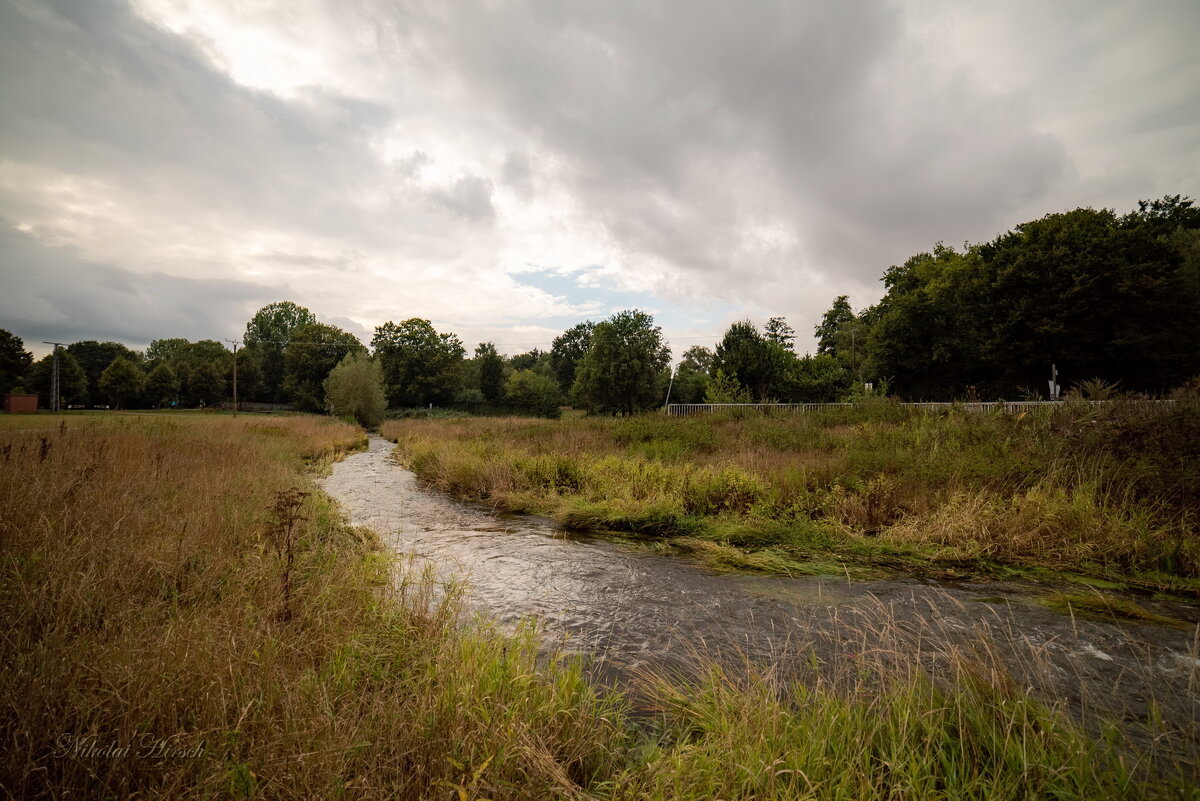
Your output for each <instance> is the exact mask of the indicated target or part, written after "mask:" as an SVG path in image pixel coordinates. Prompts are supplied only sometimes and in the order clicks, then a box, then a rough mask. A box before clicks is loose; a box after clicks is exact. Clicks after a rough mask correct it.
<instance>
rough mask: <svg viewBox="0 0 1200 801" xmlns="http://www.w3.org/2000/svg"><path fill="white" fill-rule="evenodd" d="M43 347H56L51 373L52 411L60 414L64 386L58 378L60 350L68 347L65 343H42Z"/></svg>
mask: <svg viewBox="0 0 1200 801" xmlns="http://www.w3.org/2000/svg"><path fill="white" fill-rule="evenodd" d="M42 344H43V345H53V346H54V362H53V364H54V366H53V368H52V369H51V371H50V411H52V412H54V413H56V414H57V413H58V412H60V411H62V398H61V395H62V384H61V382H60V380H59V377H58V349H59V348H61V347H64V346H65V345H66V343H65V342H46V341H45V340H43V341H42Z"/></svg>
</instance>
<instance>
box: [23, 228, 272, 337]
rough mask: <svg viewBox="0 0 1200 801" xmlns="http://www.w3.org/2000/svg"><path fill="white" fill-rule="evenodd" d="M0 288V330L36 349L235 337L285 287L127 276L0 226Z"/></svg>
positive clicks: (137, 275)
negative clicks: (0, 286) (0, 263)
mask: <svg viewBox="0 0 1200 801" xmlns="http://www.w3.org/2000/svg"><path fill="white" fill-rule="evenodd" d="M0 252H2V253H4V259H5V263H4V276H3V277H4V287H5V291H4V293H3V294H0V325H3V327H4V328H6V329H8V330H11V331H13V332H14V333H16V334H17V335H18V336H21V337H22V338H24V339H25V340H26V341H27V344H28V345H31V346H32V345H36V344H37V343H40V342H41V341H42V340H58V341H63V342H72V341H76V340H81V339H98V340H116V341H120V342H124V343H126V344H129V345H131V346H133V347H145V346H146V345H148V344H149V343H150V341H151V340H153V339H160V338H167V337H186V338H188V339H193V340H195V339H222V338H225V337H231V338H233V337H238V336H240V334H241V331H242V330H243V328H244V327H245V324H246V321H247V320H249V319H250V316H251V315H252V314H253V312H254V310H255V309H257V308H258V307H260V306H262V305H265V304H266V303H269V302H271V301H273V300H276V299H278V298H280V297H286V296H287V295H288V294H289V293H290V290H289V289H288V288H287V287H286V286H278V285H276V286H268V285H261V284H254V283H251V282H247V281H233V280H228V279H205V278H184V277H179V276H173V275H165V274H163V273H133V272H130V271H129V270H123V269H121V268H119V267H115V266H113V265H108V264H99V263H96V262H93V261H89V260H87V259H86V258H83V257H81V256H80V254H79V253H78V252H76V251H75V250H73V249H72V248H67V247H47V246H45V245H43V244H41V243H40V242H39V241H38V240H37V239H36V238H34V237H32V236H29V235H28V234H24V233H22V232H20V231H17V230H16V229H15V228H13V227H12V226H10V225H8V224H7V223H4V222H0Z"/></svg>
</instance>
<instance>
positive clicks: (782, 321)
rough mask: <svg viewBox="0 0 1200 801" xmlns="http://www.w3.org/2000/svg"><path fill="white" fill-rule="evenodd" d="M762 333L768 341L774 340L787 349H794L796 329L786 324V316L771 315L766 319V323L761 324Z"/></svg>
mask: <svg viewBox="0 0 1200 801" xmlns="http://www.w3.org/2000/svg"><path fill="white" fill-rule="evenodd" d="M763 334H764V335H765V336H766V338H767V341H768V342H774V343H775V344H776V345H778V346H779V347H781V348H783V349H784V350H787V351H794V350H795V341H796V329H794V328H792V327H791V326H790V325H788V321H787V319H786V318H784V317H772V318H771V319H770V320H767V324H766V325H765V326H763Z"/></svg>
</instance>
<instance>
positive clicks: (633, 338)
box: [574, 309, 671, 414]
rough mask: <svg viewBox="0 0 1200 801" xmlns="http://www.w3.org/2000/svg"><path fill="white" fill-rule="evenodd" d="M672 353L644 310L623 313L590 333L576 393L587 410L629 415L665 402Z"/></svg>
mask: <svg viewBox="0 0 1200 801" xmlns="http://www.w3.org/2000/svg"><path fill="white" fill-rule="evenodd" d="M670 361H671V351H670V349H668V348H667V346H666V344H665V343H664V342H663V338H662V329H661V328H659V327H658V326H656V325H654V318H653V317H651V316H650V315H649V314H646V313H645V312H643V311H639V310H636V309H635V310H632V311H623V312H620V313H618V314H615V315H613V316H612V317H610V318H609V319H607V320H605V321H604V322H601V323H597V324H596V327H595V329H594V330H593V331H592V344H591V347H590V348H589V349H588V352H587V354H586V355H585V356H584V357H583V359H582V360H581V361H580V363H579V367H578V371H577V373H576V377H575V388H574V394H575V395H576V397H578V398H579V399H580V400H581V401H582V402H583V403H584V404H585V405H586V406H587V408H588V409H589V410H590V411H593V412H609V413H612V414H617V413H621V412H623V413H625V414H632V413H634V412H636V411H640V410H642V409H649V408H654V407H655V406H660V405H661V404H662V403H663V400H664V397H665V392H666V388H667V387H666V383H667V379H668V378H669V375H668V373H667V366H668V365H669V364H670Z"/></svg>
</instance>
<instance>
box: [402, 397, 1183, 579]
mask: <svg viewBox="0 0 1200 801" xmlns="http://www.w3.org/2000/svg"><path fill="white" fill-rule="evenodd" d="M1198 389H1200V388H1191V389H1187V390H1181V391H1180V392H1178V393H1176V403H1175V404H1174V405H1151V404H1146V403H1138V402H1136V401H1124V402H1121V401H1118V402H1114V403H1112V404H1110V405H1108V406H1104V407H1099V408H1097V407H1094V406H1091V405H1088V404H1083V403H1077V402H1075V401H1074V400H1068V401H1066V402H1064V403H1063V404H1061V405H1060V406H1058V407H1056V408H1053V409H1039V410H1037V411H1034V412H1028V413H1023V414H1020V415H1011V414H1006V413H976V412H964V411H961V410H960V411H954V410H951V411H950V412H948V413H927V412H924V411H915V410H912V409H906V408H904V407H901V406H899V405H897V404H895V403H891V402H887V401H884V400H878V399H877V400H875V401H874V402H865V403H861V404H858V405H857V406H854V407H849V408H846V409H839V410H831V411H826V412H809V413H801V414H776V415H762V414H753V415H749V416H742V417H730V416H726V415H701V416H696V417H690V418H668V417H661V416H658V415H642V416H634V417H629V418H624V419H617V420H612V419H608V420H605V419H601V418H585V419H577V420H571V421H566V422H562V423H557V424H551V423H540V422H535V421H524V422H522V421H518V420H512V419H508V420H480V419H463V420H458V421H445V422H432V421H431V422H419V421H396V422H391V423H387V424H385V427H384V429H383V431H384V434H385V435H386V436H388V437H390V438H392V439H394V440H396V441H397V442H398V443H399V445H400V448H399V453H400V454H401V456H402V458H403V459H404V460H405V461H406V463H407V464H408V465H409V466H410V467H411V468H412V469H413V470H414V471H416V473H417V474H418V475H419V476H421V477H422V478H423V479H425V480H426V481H428V482H430V483H431V484H432V485H433V486H435V487H437V488H439V489H442V490H445V491H448V492H450V493H453V494H454V495H456V496H458V497H462V498H469V499H478V500H486V501H487V502H488V503H489V504H492V505H499V506H501V507H504V508H508V509H511V510H514V511H523V512H535V513H539V514H547V515H552V516H554V517H556V518H557V519H559V520H560V521H562V522H563V523H564V524H566V525H568V526H572V527H576V528H582V529H600V530H610V531H611V530H616V531H628V532H632V533H636V534H642V535H649V536H654V537H665V538H669V539H671V540H672V541H673V542H674V543H675V544H676V545H679V546H681V547H684V548H687V549H689V550H693V551H696V552H698V553H701V554H702V555H707V556H708V557H710V558H711V560H712V561H714V562H716V563H721V564H725V565H728V566H732V567H747V568H751V569H763V570H770V571H779V572H800V573H804V572H813V571H817V572H827V571H831V572H834V573H842V572H844V571H846V570H851V571H857V572H858V573H859V574H861V575H866V574H870V573H871V572H873V571H876V570H879V569H892V568H902V569H904V570H906V571H915V572H925V573H933V574H937V575H958V574H963V573H978V572H986V573H991V572H1000V573H1003V572H1004V571H1005V570H1008V569H1019V570H1027V569H1040V568H1048V569H1052V570H1058V571H1066V572H1073V573H1081V574H1088V575H1092V576H1101V577H1105V578H1107V579H1111V580H1115V581H1120V582H1126V583H1132V584H1136V585H1139V586H1148V587H1155V588H1161V589H1176V590H1182V591H1186V592H1195V591H1200V545H1198V543H1200V538H1198V537H1197V533H1198V532H1197V531H1196V523H1197V520H1196V517H1195V503H1196V497H1197V490H1198V489H1200V460H1198V459H1197V457H1196V454H1198V453H1200V392H1198V391H1197V390H1198Z"/></svg>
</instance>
